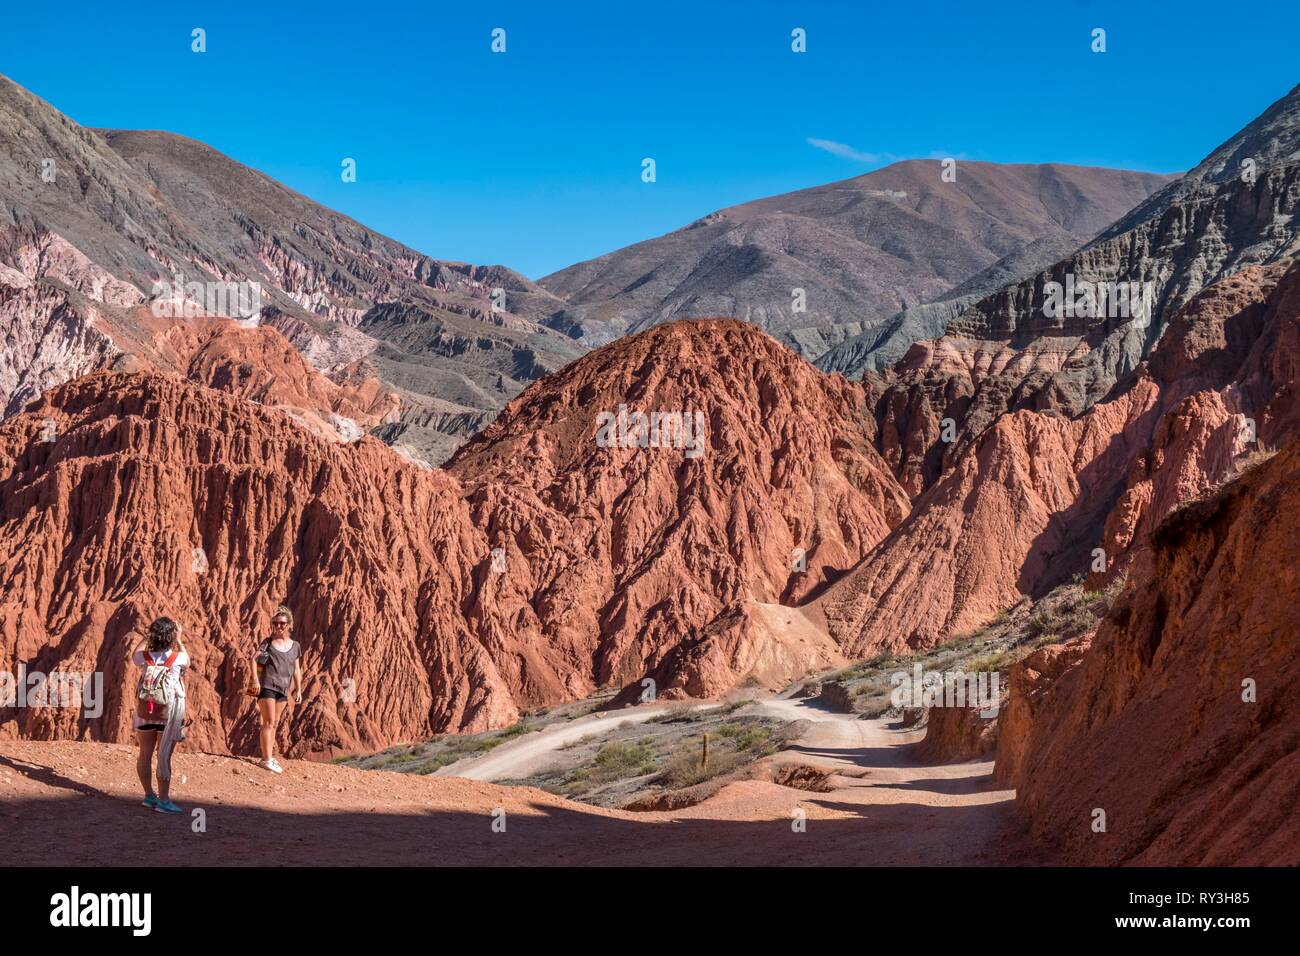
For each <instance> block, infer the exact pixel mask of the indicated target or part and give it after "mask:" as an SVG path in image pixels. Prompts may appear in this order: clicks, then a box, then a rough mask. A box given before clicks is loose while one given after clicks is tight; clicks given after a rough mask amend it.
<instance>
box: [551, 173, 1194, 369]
mask: <svg viewBox="0 0 1300 956" xmlns="http://www.w3.org/2000/svg"><path fill="white" fill-rule="evenodd" d="M942 173H943V168H942V166H941V164H940V162H939V161H938V160H911V161H907V162H901V163H895V164H893V165H891V166H888V167H886V168H884V169H879V170H876V171H875V172H871V173H867V174H866V175H863V176H858V177H855V178H853V179H847V180H844V181H842V182H837V183H830V184H828V185H825V186H816V187H814V188H812V189H803V190H800V191H798V192H793V193H788V194H786V195H782V196H773V197H770V198H768V199H760V200H758V201H756V202H751V203H745V204H744V205H740V206H733V207H730V208H728V209H722V210H719V211H718V212H715V213H711V214H709V215H708V216H705V217H704V218H703V219H700V220H698V221H696V222H694V223H691V224H690V225H689V226H686V227H685V228H683V229H679V230H677V231H676V232H671V233H669V234H667V235H665V236H660V237H659V238H657V239H650V240H647V241H646V242H641V243H637V244H636V245H633V246H628V247H627V248H625V249H619V250H617V251H615V252H611V253H609V254H607V255H604V256H601V257H600V258H598V259H592V260H590V261H589V262H581V263H578V264H576V265H573V266H570V267H568V268H567V269H563V270H561V271H560V272H557V273H555V274H554V275H550V276H547V277H546V278H544V279H542V280H541V282H540V284H541V286H542V287H543V288H545V289H546V290H548V291H550V292H552V293H554V294H555V295H557V296H558V297H560V298H562V299H564V300H565V303H566V305H565V307H564V309H563V311H562V312H561V313H560V314H559V315H558V316H557V317H556V318H555V320H554V324H556V327H565V328H568V329H571V330H576V331H579V332H580V333H581V337H582V340H583V341H585V342H590V343H593V344H599V343H602V342H606V341H609V340H610V339H611V338H613V337H615V336H618V335H622V334H624V333H625V332H629V331H636V330H638V329H643V328H647V327H649V326H651V325H654V324H657V323H660V322H668V321H672V320H674V319H681V318H693V317H701V316H719V315H725V316H734V317H736V318H741V319H745V320H747V321H750V322H753V323H754V324H756V325H759V326H761V327H762V328H764V329H766V330H767V331H768V332H770V333H771V334H772V335H773V336H775V337H777V338H778V339H780V340H781V341H783V342H785V343H786V344H787V345H790V346H791V347H792V348H793V349H795V351H797V352H799V353H800V354H802V355H804V356H806V357H809V358H814V357H816V356H818V355H820V354H821V353H823V352H825V351H826V350H827V349H829V348H830V347H832V346H834V345H836V344H837V343H839V342H840V341H842V340H843V339H844V338H846V337H849V336H854V335H858V334H863V335H867V336H872V335H873V334H875V333H876V332H878V331H879V330H880V327H881V326H882V323H884V322H885V321H886V320H888V319H889V318H890V317H891V316H894V315H895V314H896V313H898V312H899V311H900V310H903V309H909V308H911V307H914V306H918V305H920V304H921V303H923V302H928V301H930V300H933V299H935V298H938V297H940V296H942V295H943V294H945V293H948V292H950V291H952V290H953V289H954V288H955V287H958V286H961V285H962V284H963V283H965V282H968V281H970V280H972V279H973V278H974V277H976V276H981V278H980V279H978V280H976V281H975V283H974V285H973V286H971V287H969V288H967V289H966V290H964V291H965V293H966V294H969V293H971V292H974V291H991V290H992V289H993V288H996V287H997V285H998V284H1000V282H1001V281H1007V279H1008V278H1015V279H1018V278H1020V277H1021V276H1023V275H1027V274H1029V273H1031V272H1032V271H1033V270H1034V269H1036V268H1038V267H1041V266H1043V265H1046V264H1047V263H1049V262H1051V261H1054V259H1055V258H1056V256H1054V255H1052V253H1053V252H1057V253H1061V254H1063V253H1064V252H1065V251H1068V250H1073V249H1074V248H1076V247H1077V246H1078V245H1080V244H1081V243H1083V242H1084V241H1086V240H1088V239H1090V238H1092V237H1093V236H1094V235H1096V234H1097V233H1098V232H1100V231H1101V230H1102V229H1104V228H1106V227H1107V226H1108V225H1110V224H1111V223H1112V222H1114V221H1115V220H1116V219H1117V218H1119V217H1120V216H1122V215H1123V214H1124V213H1126V212H1128V211H1129V210H1130V209H1131V208H1132V207H1133V206H1134V205H1136V204H1137V203H1139V202H1141V201H1142V200H1144V199H1146V198H1147V197H1148V196H1150V195H1151V193H1153V192H1155V191H1156V190H1157V189H1159V188H1160V187H1161V186H1163V185H1165V184H1166V183H1167V182H1168V181H1169V177H1167V176H1159V175H1154V174H1150V173H1134V172H1125V171H1121V170H1110V169H1093V168H1085V167H1079V166H1062V165H1056V164H1047V165H1042V166H1021V165H999V164H995V163H977V162H961V163H959V164H958V172H957V176H956V180H955V181H954V182H944V181H943V179H942ZM984 273H987V274H984ZM981 274H984V275H981ZM797 288H798V289H803V290H804V292H805V293H806V297H807V309H806V311H804V312H794V311H793V309H792V294H793V293H792V290H793V289H797ZM909 328H911V327H910V326H909ZM937 331H940V332H941V331H942V328H940V329H938V330H937ZM933 334H936V333H935V332H931V333H930V335H933ZM924 337H927V336H926V335H924V334H921V333H918V334H916V335H915V337H914V338H913V339H910V340H908V343H907V344H910V342H911V341H914V340H915V338H924Z"/></svg>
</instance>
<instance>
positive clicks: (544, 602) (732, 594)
mask: <svg viewBox="0 0 1300 956" xmlns="http://www.w3.org/2000/svg"><path fill="white" fill-rule="evenodd" d="M244 331H246V332H247V333H248V334H254V333H255V332H258V333H264V334H267V335H273V334H274V333H272V332H270V331H269V330H244ZM200 352H201V353H202V354H204V355H205V356H208V357H207V358H204V359H203V360H202V361H199V360H195V361H194V362H192V363H191V364H192V365H197V366H198V367H200V368H202V369H204V370H205V371H206V374H207V375H208V377H209V378H210V379H211V382H210V384H212V383H215V384H223V383H224V384H228V383H229V376H230V374H231V372H230V369H229V368H228V367H227V368H225V369H224V370H223V369H222V368H221V367H220V366H219V365H217V364H214V362H213V361H210V359H212V358H213V357H212V355H211V352H210V350H207V349H200ZM756 356H758V357H761V358H762V361H757V362H756V361H755V357H756ZM194 377H197V376H195V375H191V378H194ZM262 394H263V393H262V392H261V391H260V390H256V389H254V390H251V391H250V390H245V389H242V388H236V387H228V388H226V389H225V391H216V390H213V389H212V388H209V387H205V386H203V385H199V384H196V383H195V382H194V381H191V380H187V379H183V378H181V377H179V376H175V375H166V376H165V375H160V374H157V373H97V374H93V375H90V376H86V377H83V378H81V379H78V380H76V381H74V382H70V383H67V384H64V385H62V386H58V387H56V388H54V389H51V390H50V391H48V392H47V393H46V394H45V396H44V397H43V398H42V399H41V400H40V401H39V402H38V403H36V404H35V405H34V406H33V407H32V408H31V409H30V410H29V411H27V412H25V413H23V414H20V415H17V416H14V417H12V418H10V419H9V420H8V421H6V422H5V423H3V425H0V502H2V504H0V657H3V658H5V659H11V660H15V661H23V662H24V663H25V664H26V666H27V667H28V669H29V670H31V671H41V672H44V673H49V672H51V671H54V670H56V669H74V670H76V669H81V670H101V671H103V673H104V674H105V677H106V681H107V684H108V687H109V689H110V694H111V702H112V703H111V706H110V708H109V710H108V712H107V713H106V714H105V716H104V717H103V718H102V719H100V720H97V721H83V720H81V719H80V718H79V716H78V713H77V711H75V710H41V709H22V710H7V711H0V733H3V734H10V735H12V734H20V735H22V736H34V737H52V736H57V737H67V736H82V737H89V738H92V739H106V740H119V739H123V738H124V737H125V735H126V734H127V733H128V716H129V715H128V713H127V711H126V710H125V709H124V708H123V705H122V701H123V700H124V697H123V692H124V688H126V686H127V682H128V680H129V676H128V673H127V670H128V668H127V666H126V663H125V655H126V653H127V650H128V649H129V646H130V644H131V642H132V638H131V636H130V635H131V632H132V631H133V630H138V629H139V628H141V627H143V626H145V625H146V623H147V621H149V620H150V619H152V617H153V616H155V615H157V614H160V613H167V614H170V615H173V616H175V617H177V618H178V619H180V620H181V621H182V622H184V623H185V625H186V627H187V629H188V632H189V634H190V638H189V646H190V650H191V653H192V655H193V658H194V668H193V671H192V674H191V679H190V687H191V694H192V698H191V699H192V702H193V705H194V707H193V714H194V720H195V726H194V728H193V732H192V739H193V740H194V741H195V744H196V745H197V746H200V747H204V748H208V749H213V750H218V751H221V750H224V749H226V748H233V747H239V746H243V745H246V744H247V743H248V741H249V739H250V736H249V735H250V734H251V733H252V732H253V720H252V706H251V702H250V701H248V700H247V699H245V698H243V697H242V695H240V694H239V693H238V691H237V688H239V687H240V686H242V683H243V681H244V680H245V679H246V678H247V667H248V664H247V651H248V648H249V647H250V646H251V642H252V641H253V640H254V638H255V637H256V636H257V635H258V634H259V633H260V629H261V628H263V627H264V626H265V623H266V615H267V613H269V611H270V609H271V608H272V607H274V606H275V605H276V604H277V603H278V602H280V601H282V600H283V601H285V602H287V603H288V604H289V606H290V607H292V608H294V609H295V611H296V614H297V625H298V628H299V634H300V636H301V638H302V640H303V641H304V643H305V646H306V658H305V666H306V668H307V672H308V674H309V675H310V677H309V679H308V683H307V700H306V703H305V705H304V706H303V707H301V708H296V709H295V711H294V713H293V715H292V718H291V720H290V721H289V723H288V724H287V726H286V727H285V735H286V745H287V746H288V747H289V748H290V751H291V752H292V753H308V752H313V753H321V752H325V753H328V752H332V751H336V750H358V749H375V748H378V747H382V746H385V745H387V744H389V743H391V742H394V741H399V740H409V739H416V738H420V737H427V736H430V735H432V734H435V733H438V732H441V731H446V730H478V729H485V728H488V727H497V726H503V725H505V724H508V723H511V722H512V721H513V720H515V719H516V717H517V715H518V713H519V711H520V709H521V708H526V707H536V706H542V705H548V704H554V703H559V702H562V701H565V700H570V699H574V698H577V697H583V696H587V695H589V694H590V693H591V692H592V691H593V690H595V689H596V687H597V686H599V685H602V684H612V685H614V686H618V687H621V686H624V685H630V686H634V687H637V688H638V689H639V682H640V680H641V679H642V678H644V677H645V676H651V677H653V678H654V679H656V681H657V682H658V689H659V692H660V694H661V695H666V696H669V697H671V696H675V695H682V694H685V693H691V694H702V695H710V694H716V693H721V692H723V691H725V690H727V689H729V688H730V687H732V686H735V685H736V684H737V683H740V682H742V681H745V680H754V681H758V682H759V683H761V684H765V685H767V686H772V687H776V686H781V685H782V684H784V683H785V682H788V681H789V680H791V679H793V678H794V677H797V676H799V675H800V674H802V673H804V672H806V671H808V670H813V669H817V668H819V667H825V666H832V665H836V664H839V663H842V661H843V659H842V657H841V656H840V655H839V653H838V649H837V648H836V646H835V645H834V644H833V643H832V642H831V641H830V640H829V639H828V638H826V636H825V635H824V634H823V633H822V632H820V631H819V630H817V629H816V628H815V627H813V625H812V624H810V623H809V622H807V621H806V620H804V619H803V618H802V616H801V615H800V614H799V613H798V612H797V611H795V610H793V609H791V608H787V607H781V606H779V602H781V601H783V600H784V601H794V600H798V599H799V598H800V597H801V596H803V595H806V594H808V593H809V592H810V591H812V590H815V589H816V588H817V587H819V586H820V585H822V584H823V583H824V582H826V581H827V580H829V579H830V578H832V577H833V576H834V575H835V574H837V573H840V572H842V571H843V570H844V569H845V568H847V567H849V566H851V565H852V564H854V563H855V562H856V561H857V560H858V559H859V558H860V557H861V556H862V554H864V553H865V552H866V551H867V550H868V549H870V548H871V547H872V546H873V545H874V544H875V543H876V542H877V541H879V540H880V539H881V538H882V537H883V536H884V535H886V534H887V533H888V532H889V529H890V528H892V527H893V526H894V525H896V524H897V523H898V522H899V521H900V520H901V519H902V517H903V514H904V512H905V509H906V505H907V497H906V495H905V494H904V493H903V491H902V489H901V488H899V487H898V485H897V483H896V482H895V481H894V479H893V478H892V476H891V475H890V474H889V471H888V468H887V467H886V466H885V464H884V462H883V461H882V460H881V459H880V458H879V456H878V455H877V454H876V452H875V450H874V448H873V447H872V444H871V442H870V440H869V437H868V434H867V428H868V427H869V424H870V418H869V416H868V415H867V414H866V412H865V409H864V406H863V401H862V400H863V395H862V392H861V390H860V389H858V388H857V387H855V386H852V385H849V384H847V383H845V382H844V381H843V380H842V379H833V378H828V377H826V376H823V375H821V374H820V373H818V372H817V371H816V370H815V369H813V368H812V367H811V366H809V365H807V363H805V362H803V361H802V360H800V359H798V358H797V357H795V356H794V355H793V354H791V353H790V352H788V351H787V350H786V349H784V348H783V347H782V346H780V345H778V344H777V343H776V342H774V341H772V340H771V339H769V338H768V337H767V336H765V335H764V334H763V333H761V332H759V331H758V330H757V329H755V328H753V327H752V326H749V325H746V324H744V323H741V322H735V321H715V322H702V323H684V324H674V325H671V326H664V327H661V328H656V329H653V330H651V331H649V332H647V333H643V334H641V335H638V336H634V337H631V338H629V339H626V340H624V341H621V342H618V343H616V344H614V345H611V346H609V347H607V348H606V349H603V350H601V351H600V352H597V353H595V354H593V355H590V356H587V357H585V358H584V359H582V360H580V361H579V362H577V363H574V364H573V365H572V366H570V367H569V368H567V369H566V370H565V371H564V372H562V373H560V374H559V375H556V376H552V377H548V378H547V379H545V380H543V381H542V382H539V383H536V384H535V385H534V386H532V387H531V388H530V389H528V390H527V391H526V392H525V393H524V395H522V396H521V397H520V398H519V399H517V400H516V401H515V402H514V403H513V404H512V405H511V406H510V407H509V408H507V410H506V412H505V413H504V414H503V415H502V416H501V417H500V418H499V419H498V420H497V421H496V422H495V423H494V424H493V425H492V426H491V427H490V428H489V429H488V430H487V431H486V432H485V433H484V434H483V435H481V436H479V437H478V438H477V439H476V440H475V441H474V442H473V443H471V444H470V445H469V446H467V447H466V448H464V449H463V450H462V451H461V452H460V453H459V454H458V455H457V457H456V458H455V459H454V460H453V462H452V463H451V465H450V468H449V470H448V471H443V470H429V469H426V468H421V467H417V466H415V465H412V464H409V463H405V462H403V460H402V459H401V458H400V457H399V456H397V455H395V454H394V453H393V452H392V450H391V449H389V448H386V447H385V446H384V445H382V444H381V443H379V442H377V441H375V440H374V439H371V438H362V439H360V440H359V441H356V442H353V443H343V442H339V441H327V440H323V439H322V438H321V437H318V436H317V435H314V434H313V433H312V431H311V430H310V429H307V428H303V427H302V424H301V423H300V422H299V421H295V420H294V418H293V417H291V415H290V414H289V413H288V411H287V410H286V409H283V408H274V407H270V406H268V405H264V404H259V403H258V401H256V400H255V398H256V397H257V396H259V395H262ZM362 398H363V396H362V395H356V396H355V401H361V400H362ZM620 405H626V406H628V408H629V409H630V410H631V411H632V412H636V411H645V412H668V413H673V412H680V413H685V414H687V415H689V416H690V418H689V422H688V427H689V428H690V429H691V430H690V432H689V433H685V434H682V433H679V432H672V431H669V430H668V426H667V425H665V426H664V427H663V430H660V429H659V428H656V430H655V432H654V433H653V434H651V433H645V436H644V437H645V438H646V439H650V438H653V439H654V441H651V442H650V443H649V446H648V447H640V440H641V437H642V433H640V432H637V431H635V430H632V431H629V432H628V433H627V434H625V435H617V434H616V435H615V436H614V440H612V441H611V442H609V443H606V444H604V445H601V444H598V443H597V442H596V441H595V436H596V433H597V427H598V425H599V422H598V421H597V417H598V416H599V415H600V413H601V412H602V411H609V412H611V413H614V414H617V412H618V409H619V406H620ZM696 413H698V414H699V415H700V416H702V422H700V423H698V424H697V420H696V418H695V416H696ZM678 435H680V436H681V437H680V438H678V437H677V436H678ZM628 436H630V441H631V442H632V445H633V446H632V447H629V445H628V443H627V442H626V441H624V440H623V439H624V438H628ZM695 451H698V454H694V453H693V452H695ZM796 548H799V549H802V558H801V559H799V558H798V557H797V556H796V553H795V549H796Z"/></svg>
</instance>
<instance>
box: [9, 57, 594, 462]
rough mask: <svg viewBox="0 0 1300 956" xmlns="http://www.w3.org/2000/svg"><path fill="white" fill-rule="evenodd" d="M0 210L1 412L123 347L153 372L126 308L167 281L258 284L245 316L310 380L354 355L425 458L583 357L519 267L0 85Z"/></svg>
mask: <svg viewBox="0 0 1300 956" xmlns="http://www.w3.org/2000/svg"><path fill="white" fill-rule="evenodd" d="M0 206H2V207H3V213H4V214H3V216H0V302H3V303H4V307H3V308H0V333H2V334H3V337H4V339H3V340H4V342H5V343H6V348H5V352H6V354H5V355H4V356H3V358H0V410H3V412H4V414H6V415H11V414H14V413H15V412H16V411H18V410H20V409H21V408H22V407H23V406H25V405H26V404H27V403H28V402H29V401H31V400H32V399H33V398H35V397H36V396H37V395H39V394H40V392H41V391H43V390H44V389H46V388H49V387H51V386H52V385H56V384H58V383H60V382H63V381H66V380H68V379H69V378H72V377H75V376H77V375H80V374H83V373H85V372H86V371H89V370H91V369H96V368H106V367H110V366H111V365H112V364H113V363H114V362H115V361H117V360H118V358H119V356H120V355H121V354H122V353H128V352H130V353H133V354H134V360H136V361H139V362H143V363H145V364H149V363H151V362H152V361H153V359H154V356H153V355H152V354H151V353H149V352H148V351H144V352H139V353H136V352H135V347H136V345H138V344H139V343H138V341H133V340H138V339H139V338H140V336H139V334H138V332H139V330H138V329H136V328H135V320H136V317H137V315H138V313H137V312H135V311H133V307H135V306H138V305H140V304H141V303H144V302H146V301H147V300H149V299H150V298H152V297H153V295H154V293H155V283H158V282H166V283H169V284H171V283H173V282H175V281H176V280H177V278H178V277H181V278H180V281H181V282H183V283H189V282H232V283H237V282H256V283H258V284H259V286H260V287H261V289H262V298H263V308H262V312H261V316H260V318H261V321H262V322H263V323H264V324H266V325H269V326H272V327H274V328H276V329H277V330H279V331H280V332H281V333H283V334H284V336H285V337H286V338H287V339H289V340H290V342H292V343H293V345H294V346H295V347H297V348H298V349H299V351H301V352H302V354H303V355H305V356H306V357H307V358H308V360H309V361H310V362H312V363H313V364H314V365H316V366H317V367H318V368H319V369H321V370H322V371H325V372H328V373H329V374H331V375H334V376H349V375H351V374H352V369H353V368H354V367H355V366H356V365H357V363H364V368H362V370H361V374H362V375H363V377H376V378H380V379H382V380H383V381H384V382H385V383H386V385H387V386H388V388H389V390H390V391H397V392H400V394H401V396H402V410H401V412H400V413H399V418H406V419H408V420H407V422H406V427H405V428H404V429H403V431H404V433H405V442H406V444H407V446H408V447H409V448H411V449H415V450H417V451H418V452H420V453H422V454H424V455H425V456H426V457H428V458H430V459H431V460H434V461H438V460H441V459H442V458H443V457H445V456H446V455H447V454H448V453H449V452H450V450H451V449H452V448H454V447H455V445H456V444H458V443H459V442H460V441H462V440H463V439H464V438H465V437H466V435H467V434H468V433H469V432H468V431H454V430H455V429H459V428H467V429H468V428H470V427H471V425H470V424H468V423H472V422H473V421H475V420H477V418H478V417H479V416H482V415H484V414H490V413H495V412H496V411H497V410H499V409H500V408H501V407H502V406H503V405H504V404H505V403H506V401H508V400H509V399H510V398H511V397H513V396H514V395H516V394H517V393H518V392H519V391H520V390H521V389H522V388H523V386H524V385H525V384H527V383H528V382H529V381H532V380H533V379H535V378H537V377H538V376H540V375H542V374H545V373H546V372H548V371H552V370H554V369H556V368H559V367H560V366H561V365H563V364H564V363H565V362H568V361H570V360H572V359H573V358H575V357H577V356H578V355H580V354H582V353H583V352H584V351H585V347H584V346H581V345H579V344H577V343H575V342H574V341H573V340H572V339H571V338H570V337H568V336H567V335H564V334H562V333H559V332H555V331H553V330H551V329H550V328H547V327H546V326H544V325H542V324H540V322H539V321H538V319H539V318H540V317H542V316H545V315H549V314H551V313H553V312H554V311H555V310H556V309H558V308H559V306H560V303H559V302H558V300H555V299H554V297H552V296H550V295H549V294H548V293H546V292H544V291H543V290H541V289H540V288H539V287H537V286H536V285H534V284H533V283H531V282H529V281H528V280H527V279H525V278H524V277H523V276H520V275H518V274H517V273H513V272H511V271H510V270H508V269H505V268H503V267H500V266H493V267H488V268H484V267H480V266H472V265H467V264H462V263H449V262H439V261H437V260H433V259H430V258H429V257H427V256H424V255H421V254H420V253H417V252H415V251H414V250H412V249H408V248H407V247H405V246H403V245H401V244H400V243H397V242H394V241H392V240H390V239H388V238H386V237H384V236H381V235H379V234H378V233H375V232H373V231H371V230H368V229H366V228H365V227H363V226H362V225H360V224H359V223H356V222H354V221H353V220H351V219H349V218H347V217H346V216H342V215H339V214H338V213H335V212H332V211H330V210H328V209H325V208H324V207H321V206H319V205H317V204H316V203H313V202H311V201H310V200H308V199H306V198H305V197H303V196H300V195H298V194H297V193H294V192H293V191H291V190H289V189H286V188H285V187H283V186H281V185H280V184H279V183H276V182H274V181H273V180H271V179H269V178H268V177H266V176H264V175H262V174H261V173H258V172H256V171H255V170H252V169H249V168H247V167H245V166H242V165H241V164H239V163H237V162H235V161H233V160H231V159H229V158H228V157H225V156H223V155H221V154H220V153H217V152H216V151H215V150H212V149H210V148H208V147H207V146H204V145H203V144H201V143H197V142H195V141H193V140H189V139H186V138H184V137H180V136H173V135H171V134H167V133H160V132H145V131H124V130H89V129H84V128H82V127H80V126H78V125H77V124H75V123H73V122H72V121H71V120H69V119H68V118H67V117H65V116H63V115H61V114H60V113H58V112H57V111H56V110H54V109H53V108H52V107H50V106H49V105H48V104H46V103H44V102H42V101H41V100H40V99H38V98H37V97H35V96H33V95H32V94H30V93H28V92H27V91H26V90H23V89H22V88H20V87H18V86H16V85H15V84H13V83H11V82H10V81H9V80H7V79H5V78H4V77H0ZM497 289H500V290H501V293H502V298H501V299H500V300H499V302H500V304H501V306H502V307H501V308H500V309H497V308H494V300H493V293H494V290H497ZM439 429H453V431H451V432H448V431H441V430H439Z"/></svg>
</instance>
